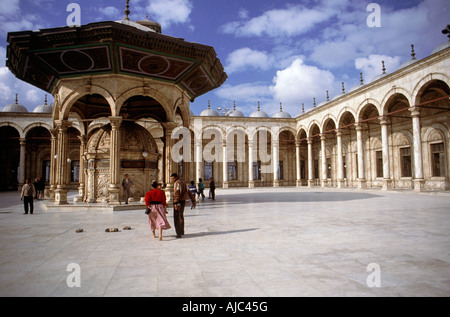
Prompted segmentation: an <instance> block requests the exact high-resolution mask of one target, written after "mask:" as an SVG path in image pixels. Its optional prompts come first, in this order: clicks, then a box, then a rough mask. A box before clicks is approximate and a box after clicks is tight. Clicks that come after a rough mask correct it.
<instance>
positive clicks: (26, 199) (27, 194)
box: [20, 178, 36, 215]
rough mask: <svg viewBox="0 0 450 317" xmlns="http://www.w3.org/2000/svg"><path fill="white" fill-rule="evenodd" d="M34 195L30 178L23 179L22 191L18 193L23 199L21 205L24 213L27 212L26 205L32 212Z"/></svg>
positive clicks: (34, 191)
mask: <svg viewBox="0 0 450 317" xmlns="http://www.w3.org/2000/svg"><path fill="white" fill-rule="evenodd" d="M35 195H36V190H35V188H34V185H33V184H31V182H30V179H29V178H27V179H26V180H25V184H24V185H23V186H22V193H21V194H20V200H23V207H24V209H25V213H24V215H26V214H28V206H29V207H30V214H31V215H32V214H33V210H34V207H33V199H34V196H35Z"/></svg>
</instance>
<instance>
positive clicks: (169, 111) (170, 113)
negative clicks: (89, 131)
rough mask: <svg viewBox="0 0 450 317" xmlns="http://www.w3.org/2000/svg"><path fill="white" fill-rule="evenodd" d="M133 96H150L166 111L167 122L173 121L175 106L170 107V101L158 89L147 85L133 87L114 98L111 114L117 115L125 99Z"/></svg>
mask: <svg viewBox="0 0 450 317" xmlns="http://www.w3.org/2000/svg"><path fill="white" fill-rule="evenodd" d="M135 96H143V97H150V98H153V99H155V100H156V101H157V102H159V104H160V105H161V106H162V107H163V109H164V111H165V112H166V116H167V121H168V122H173V121H174V119H175V114H176V107H174V108H172V103H171V102H170V100H169V99H167V98H166V97H165V96H164V95H163V94H162V93H161V92H159V91H158V90H155V89H153V88H149V87H145V88H144V87H138V88H133V89H130V90H128V91H126V92H124V93H123V94H122V95H120V96H119V97H118V98H117V100H116V103H115V107H114V108H113V109H114V111H112V115H113V116H118V115H119V114H120V110H121V108H122V106H123V104H124V103H125V101H127V100H128V99H130V98H131V97H135Z"/></svg>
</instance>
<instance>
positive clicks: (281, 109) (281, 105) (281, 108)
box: [280, 102, 283, 112]
mask: <svg viewBox="0 0 450 317" xmlns="http://www.w3.org/2000/svg"><path fill="white" fill-rule="evenodd" d="M280 112H283V104H282V103H281V102H280Z"/></svg>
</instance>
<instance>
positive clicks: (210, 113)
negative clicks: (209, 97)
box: [200, 102, 219, 117]
mask: <svg viewBox="0 0 450 317" xmlns="http://www.w3.org/2000/svg"><path fill="white" fill-rule="evenodd" d="M218 116H219V114H218V113H217V111H216V110H213V109H211V104H209V102H208V109H206V110H203V111H202V113H200V117H218Z"/></svg>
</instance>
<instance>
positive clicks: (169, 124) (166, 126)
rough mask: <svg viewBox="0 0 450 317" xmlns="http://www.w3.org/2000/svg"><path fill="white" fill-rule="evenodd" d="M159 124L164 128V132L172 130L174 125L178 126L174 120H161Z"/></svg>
mask: <svg viewBox="0 0 450 317" xmlns="http://www.w3.org/2000/svg"><path fill="white" fill-rule="evenodd" d="M161 125H162V126H163V128H164V129H165V130H166V132H170V133H171V132H172V131H173V130H174V129H175V128H176V127H178V124H177V123H176V122H161Z"/></svg>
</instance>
